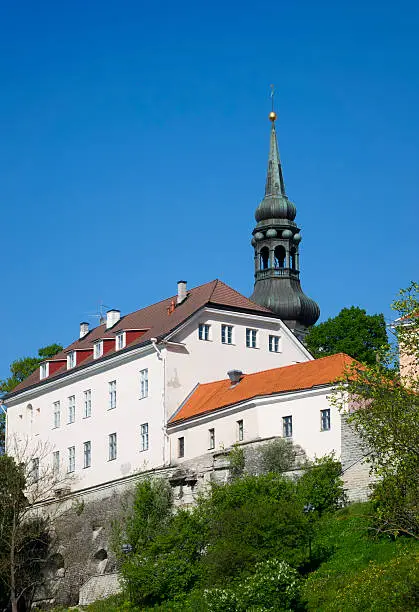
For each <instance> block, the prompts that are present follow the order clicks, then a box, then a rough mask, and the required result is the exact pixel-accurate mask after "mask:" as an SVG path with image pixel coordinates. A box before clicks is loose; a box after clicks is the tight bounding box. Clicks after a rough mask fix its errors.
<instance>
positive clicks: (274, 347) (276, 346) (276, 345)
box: [269, 336, 281, 353]
mask: <svg viewBox="0 0 419 612" xmlns="http://www.w3.org/2000/svg"><path fill="white" fill-rule="evenodd" d="M279 341H280V337H279V336H269V351H270V352H271V353H279V352H280V351H281V348H280V342H279Z"/></svg>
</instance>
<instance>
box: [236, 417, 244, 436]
mask: <svg viewBox="0 0 419 612" xmlns="http://www.w3.org/2000/svg"><path fill="white" fill-rule="evenodd" d="M243 438H244V427H243V420H242V419H240V421H237V439H238V441H239V442H242V440H243Z"/></svg>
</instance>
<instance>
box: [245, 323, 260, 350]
mask: <svg viewBox="0 0 419 612" xmlns="http://www.w3.org/2000/svg"><path fill="white" fill-rule="evenodd" d="M257 334H258V332H257V329H250V328H247V329H246V346H247V348H257Z"/></svg>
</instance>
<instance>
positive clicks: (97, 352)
mask: <svg viewBox="0 0 419 612" xmlns="http://www.w3.org/2000/svg"><path fill="white" fill-rule="evenodd" d="M102 355H103V340H98V341H97V342H95V343H94V344H93V359H99V357H102Z"/></svg>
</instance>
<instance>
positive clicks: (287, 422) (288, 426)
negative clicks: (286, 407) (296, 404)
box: [282, 416, 292, 438]
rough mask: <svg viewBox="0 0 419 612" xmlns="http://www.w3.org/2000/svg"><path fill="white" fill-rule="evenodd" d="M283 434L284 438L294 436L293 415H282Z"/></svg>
mask: <svg viewBox="0 0 419 612" xmlns="http://www.w3.org/2000/svg"><path fill="white" fill-rule="evenodd" d="M282 435H283V436H284V438H292V416H286V417H282Z"/></svg>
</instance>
